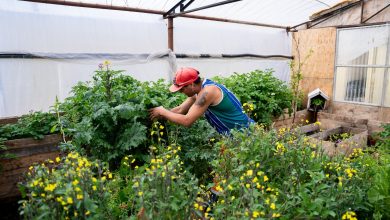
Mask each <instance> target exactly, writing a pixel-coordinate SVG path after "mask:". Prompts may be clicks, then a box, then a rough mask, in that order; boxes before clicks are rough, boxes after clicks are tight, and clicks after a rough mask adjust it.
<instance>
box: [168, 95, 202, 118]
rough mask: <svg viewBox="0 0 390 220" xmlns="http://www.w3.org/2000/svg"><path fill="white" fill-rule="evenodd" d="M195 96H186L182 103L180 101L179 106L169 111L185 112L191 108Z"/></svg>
mask: <svg viewBox="0 0 390 220" xmlns="http://www.w3.org/2000/svg"><path fill="white" fill-rule="evenodd" d="M195 100H196V98H195V97H194V96H193V97H188V98H187V99H186V100H185V101H184V102H183V103H181V104H180V105H179V106H176V107H174V108H172V109H171V112H174V113H178V114H182V115H184V114H187V112H188V110H189V109H190V108H191V106H192V105H193V104H194V102H195Z"/></svg>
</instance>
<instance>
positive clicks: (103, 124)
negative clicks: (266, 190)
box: [59, 65, 215, 173]
mask: <svg viewBox="0 0 390 220" xmlns="http://www.w3.org/2000/svg"><path fill="white" fill-rule="evenodd" d="M93 78H94V80H93V81H92V82H85V83H79V84H78V85H76V86H75V87H74V88H73V89H72V93H73V95H72V96H70V97H69V98H67V99H66V100H65V102H64V103H62V104H61V106H60V108H59V110H60V111H61V112H66V114H64V116H63V117H62V120H63V121H64V123H65V124H69V129H67V133H68V135H69V136H71V139H72V143H73V145H70V146H72V147H74V148H75V150H77V151H78V152H81V153H86V154H87V155H90V156H92V157H94V158H98V159H101V160H103V161H107V162H109V163H110V165H111V167H112V168H115V167H118V166H119V163H118V162H119V160H120V158H123V157H124V156H125V155H128V154H131V155H133V156H134V157H135V158H136V159H137V160H138V161H147V160H148V159H149V154H148V148H149V146H150V145H151V144H154V143H157V142H164V143H167V142H168V141H169V142H171V143H177V144H182V143H188V144H189V145H190V147H192V146H203V144H202V143H206V142H207V140H208V139H209V138H208V137H210V136H212V135H213V134H215V132H214V131H213V129H212V128H211V127H210V126H208V125H207V123H206V122H205V120H199V121H198V122H197V123H195V124H194V125H193V126H192V128H189V129H184V128H181V127H180V126H177V125H174V124H172V123H168V122H166V121H161V122H160V125H159V126H158V127H162V128H159V129H155V128H154V127H153V122H152V121H150V120H149V115H148V110H149V109H150V108H152V107H157V106H160V105H164V106H165V107H167V108H169V107H173V106H177V105H179V104H180V103H181V102H182V101H184V98H185V97H184V96H183V95H179V94H172V93H169V91H168V84H167V83H166V82H165V81H164V80H158V81H156V82H139V81H137V80H135V79H134V78H132V77H131V76H127V75H124V74H123V73H122V71H116V70H111V69H110V68H109V66H108V65H103V66H102V67H101V68H100V69H99V70H97V71H96V74H95V75H94V77H93ZM195 130H197V131H195ZM91 146H93V148H92V147H91ZM188 149H189V151H191V149H192V148H188ZM198 152H199V155H197V156H195V157H194V155H195V154H191V153H189V154H188V160H192V161H193V164H194V165H195V164H201V163H200V162H199V163H198V161H199V160H198V159H200V158H203V159H204V158H205V157H206V155H207V152H204V153H202V151H198ZM183 154H187V151H186V150H184V151H183ZM206 167H207V166H205V169H206ZM204 173H207V172H204Z"/></svg>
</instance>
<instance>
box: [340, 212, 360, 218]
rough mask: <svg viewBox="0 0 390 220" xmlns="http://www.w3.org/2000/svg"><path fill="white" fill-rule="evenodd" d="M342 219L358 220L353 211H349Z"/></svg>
mask: <svg viewBox="0 0 390 220" xmlns="http://www.w3.org/2000/svg"><path fill="white" fill-rule="evenodd" d="M341 219H343V220H344V219H346V220H357V216H356V213H355V212H353V211H347V212H346V213H344V214H343V216H342V217H341Z"/></svg>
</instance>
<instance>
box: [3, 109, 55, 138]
mask: <svg viewBox="0 0 390 220" xmlns="http://www.w3.org/2000/svg"><path fill="white" fill-rule="evenodd" d="M56 120H57V119H56V116H55V115H54V114H52V113H51V112H31V113H30V114H27V115H23V116H21V118H20V119H19V120H18V121H17V122H16V123H14V124H5V125H2V126H0V138H3V140H11V139H19V138H34V139H42V138H43V137H44V135H47V134H51V133H55V132H58V130H57V129H52V127H53V126H54V124H55V123H56Z"/></svg>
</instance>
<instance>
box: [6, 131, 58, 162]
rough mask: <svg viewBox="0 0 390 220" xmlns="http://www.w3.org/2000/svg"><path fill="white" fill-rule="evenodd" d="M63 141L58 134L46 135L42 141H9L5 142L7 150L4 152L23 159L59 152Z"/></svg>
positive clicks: (29, 139) (26, 139)
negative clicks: (24, 157) (59, 146)
mask: <svg viewBox="0 0 390 220" xmlns="http://www.w3.org/2000/svg"><path fill="white" fill-rule="evenodd" d="M61 140H62V138H61V135H58V134H52V135H46V136H45V137H44V138H43V139H42V140H35V139H33V138H23V139H16V140H9V141H6V142H5V146H6V147H7V150H5V151H2V152H4V153H10V154H14V155H16V156H17V157H23V156H28V155H34V154H40V153H44V152H52V151H57V150H58V145H59V143H60V142H61Z"/></svg>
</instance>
